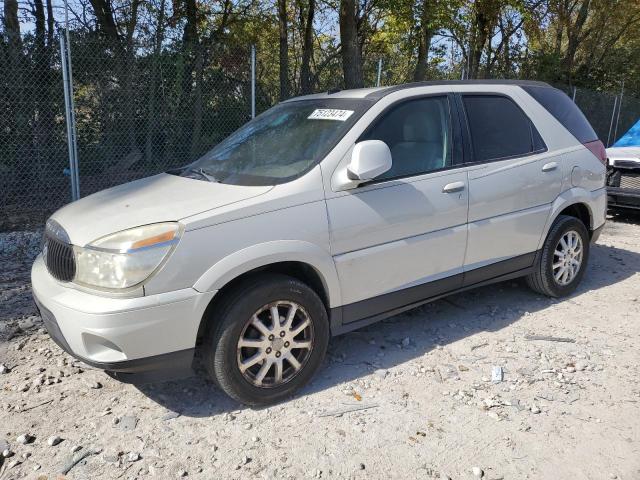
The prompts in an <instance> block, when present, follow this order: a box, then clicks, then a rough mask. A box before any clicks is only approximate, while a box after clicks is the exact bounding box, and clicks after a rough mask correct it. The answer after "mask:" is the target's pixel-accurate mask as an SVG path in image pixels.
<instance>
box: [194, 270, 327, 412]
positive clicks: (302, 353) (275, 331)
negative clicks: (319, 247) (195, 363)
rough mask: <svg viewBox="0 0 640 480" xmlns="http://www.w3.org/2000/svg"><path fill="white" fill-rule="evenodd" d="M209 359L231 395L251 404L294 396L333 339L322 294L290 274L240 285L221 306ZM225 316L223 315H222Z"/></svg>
mask: <svg viewBox="0 0 640 480" xmlns="http://www.w3.org/2000/svg"><path fill="white" fill-rule="evenodd" d="M219 307H220V308H219V310H218V311H217V312H216V314H217V315H216V317H217V318H216V319H215V320H214V321H215V322H216V323H217V325H216V326H215V328H212V329H211V330H210V332H209V334H208V335H207V339H206V343H205V348H206V354H205V363H206V367H207V370H208V372H209V374H210V376H211V377H212V378H213V379H214V380H215V381H216V383H218V385H219V386H220V387H221V388H222V390H224V391H225V392H226V393H227V394H228V395H230V396H231V397H233V398H235V399H236V400H238V401H240V402H242V403H245V404H248V405H266V404H270V403H275V402H277V401H279V400H281V399H283V398H286V397H288V396H290V395H291V394H292V393H293V392H295V391H296V390H297V389H298V388H300V387H301V386H303V385H304V384H305V383H306V382H307V381H308V380H309V379H310V378H311V377H312V376H313V374H314V373H315V371H316V370H317V369H318V367H319V366H320V364H321V363H322V359H323V358H324V355H325V352H326V349H327V344H328V341H329V321H328V317H327V312H326V309H325V307H324V304H323V303H322V300H320V298H319V297H318V295H317V294H316V293H315V292H314V291H313V290H312V289H311V288H309V287H308V286H307V285H305V284H304V283H302V282H300V281H298V280H296V279H294V278H291V277H287V276H285V275H263V276H260V277H255V278H253V279H250V280H248V281H246V282H244V283H242V284H240V285H239V286H238V287H237V288H236V289H235V290H234V291H233V292H232V293H231V294H229V295H228V296H227V297H226V298H225V299H224V300H223V301H222V304H221V305H219ZM218 315H219V316H218Z"/></svg>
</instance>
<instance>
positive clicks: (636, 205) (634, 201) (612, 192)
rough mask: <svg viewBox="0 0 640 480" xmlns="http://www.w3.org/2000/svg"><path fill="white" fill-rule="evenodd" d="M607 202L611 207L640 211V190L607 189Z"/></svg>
mask: <svg viewBox="0 0 640 480" xmlns="http://www.w3.org/2000/svg"><path fill="white" fill-rule="evenodd" d="M607 200H608V202H609V206H610V207H618V208H633V209H640V190H631V189H627V188H619V187H607Z"/></svg>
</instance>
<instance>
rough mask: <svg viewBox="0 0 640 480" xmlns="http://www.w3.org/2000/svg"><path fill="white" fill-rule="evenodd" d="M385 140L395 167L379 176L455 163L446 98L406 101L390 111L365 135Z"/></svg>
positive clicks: (390, 176) (396, 176)
mask: <svg viewBox="0 0 640 480" xmlns="http://www.w3.org/2000/svg"><path fill="white" fill-rule="evenodd" d="M363 139H364V140H382V141H383V142H385V143H386V144H387V145H388V146H389V149H390V150H391V157H392V160H393V166H392V167H391V169H390V170H389V171H388V172H386V173H384V174H382V175H381V176H380V177H378V179H390V178H398V177H406V176H411V175H420V174H422V173H427V172H431V171H433V170H438V169H440V168H444V167H447V166H449V165H451V121H450V116H449V101H448V100H447V98H446V97H430V98H423V99H419V100H411V101H408V102H403V103H401V104H400V105H398V106H397V107H395V108H393V109H392V110H390V111H389V112H388V113H386V114H385V115H384V116H383V117H382V118H381V119H380V120H379V121H377V122H376V123H375V124H374V126H373V128H372V129H371V130H370V131H369V132H368V133H367V134H366V135H365V136H364V138H363Z"/></svg>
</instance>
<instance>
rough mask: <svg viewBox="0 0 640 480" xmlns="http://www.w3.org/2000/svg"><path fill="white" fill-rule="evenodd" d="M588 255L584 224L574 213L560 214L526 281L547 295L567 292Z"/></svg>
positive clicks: (583, 269)
mask: <svg viewBox="0 0 640 480" xmlns="http://www.w3.org/2000/svg"><path fill="white" fill-rule="evenodd" d="M588 259H589V232H588V231H587V227H586V226H585V225H584V223H582V222H581V221H580V220H578V219H577V218H575V217H569V216H567V215H560V216H559V217H558V218H557V219H556V221H555V223H554V224H553V225H552V227H551V230H550V231H549V234H548V235H547V239H546V240H545V242H544V245H543V246H542V250H541V251H540V254H539V255H538V258H537V260H536V263H535V265H534V271H533V273H532V274H531V275H529V276H528V277H527V284H528V285H529V287H531V288H532V289H533V290H535V291H536V292H538V293H541V294H543V295H547V296H549V297H563V296H565V295H569V294H570V293H572V292H573V291H574V290H575V289H576V287H577V286H578V284H579V283H580V280H582V276H583V275H584V272H585V269H586V267H587V260H588Z"/></svg>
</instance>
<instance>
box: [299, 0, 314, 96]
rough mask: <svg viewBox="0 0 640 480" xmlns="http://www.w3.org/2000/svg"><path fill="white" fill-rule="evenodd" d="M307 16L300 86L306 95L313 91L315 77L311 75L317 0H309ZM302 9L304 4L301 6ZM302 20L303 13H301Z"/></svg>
mask: <svg viewBox="0 0 640 480" xmlns="http://www.w3.org/2000/svg"><path fill="white" fill-rule="evenodd" d="M308 1H309V5H308V8H307V18H306V22H305V23H304V34H303V39H302V65H301V67H300V87H301V89H302V94H303V95H306V94H309V93H311V92H312V91H313V83H312V82H313V79H312V75H311V58H312V57H313V16H314V15H315V7H316V5H315V3H316V2H315V0H308ZM300 9H301V10H302V6H300ZM300 17H301V18H300V20H301V21H302V15H300Z"/></svg>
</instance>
